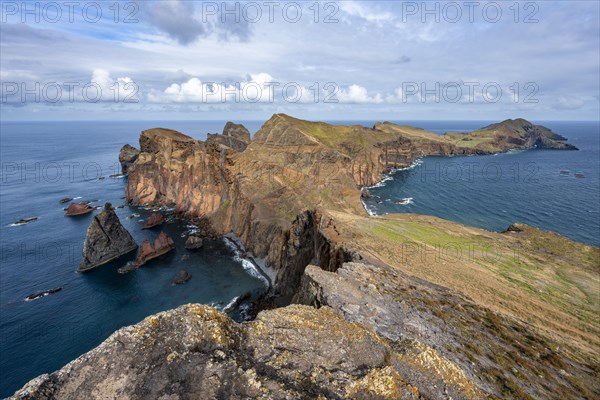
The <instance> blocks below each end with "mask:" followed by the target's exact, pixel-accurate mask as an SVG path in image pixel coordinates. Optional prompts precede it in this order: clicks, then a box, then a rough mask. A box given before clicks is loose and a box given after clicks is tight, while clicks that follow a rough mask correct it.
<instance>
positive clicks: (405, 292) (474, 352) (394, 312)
mask: <svg viewBox="0 0 600 400" xmlns="http://www.w3.org/2000/svg"><path fill="white" fill-rule="evenodd" d="M294 301H295V302H298V303H301V304H307V305H312V306H315V307H323V306H328V307H332V308H333V309H334V310H335V311H336V312H337V313H338V314H339V315H341V316H343V317H344V319H346V320H347V321H351V322H356V323H360V324H363V325H365V326H366V327H368V328H369V329H371V330H373V331H374V332H377V333H378V334H379V335H381V336H382V337H385V338H387V339H389V340H391V341H392V342H396V343H404V342H407V341H409V342H412V341H417V342H419V343H422V344H423V345H425V346H427V347H429V348H432V349H436V350H437V352H439V356H441V357H442V358H444V359H446V360H450V361H451V363H452V364H453V365H456V366H458V367H460V368H461V370H462V371H464V372H463V373H464V377H465V379H467V380H468V381H471V382H476V385H477V386H478V387H479V388H480V389H482V390H484V391H485V392H486V393H488V394H491V395H494V396H498V397H507V395H508V397H514V398H529V397H530V396H531V397H533V398H552V397H554V396H555V395H557V394H558V393H560V394H561V395H560V397H561V398H577V397H578V396H579V394H580V393H581V390H582V389H583V387H581V386H580V385H574V384H573V383H569V382H565V381H564V380H563V377H562V376H561V374H560V373H559V371H558V370H557V366H560V365H562V366H563V367H564V366H566V365H569V369H570V371H571V372H570V373H572V374H575V375H577V376H585V375H588V374H589V369H588V368H589V367H588V366H586V365H584V364H581V363H580V362H577V361H576V360H574V359H572V358H569V357H568V356H567V355H565V354H564V353H562V352H560V353H557V352H555V351H553V350H551V348H555V346H556V344H555V343H551V342H548V341H547V340H546V339H543V338H541V337H539V336H538V335H537V334H536V332H535V330H532V329H531V328H530V327H529V326H528V325H527V324H523V323H521V322H518V321H515V320H510V319H506V318H504V317H502V316H501V315H499V314H497V313H495V312H493V311H491V310H489V309H486V308H483V307H480V306H478V305H476V304H474V303H473V302H471V301H469V300H468V299H465V298H462V297H460V296H457V295H456V294H454V293H452V292H451V291H449V290H448V289H446V288H442V287H439V286H436V285H432V284H430V283H427V282H424V281H420V280H418V279H415V278H412V277H409V276H407V275H406V274H404V273H402V272H400V271H398V270H396V269H394V268H391V267H390V266H388V265H384V264H380V265H378V266H374V265H370V264H365V263H345V264H344V265H343V266H342V267H341V268H339V269H338V270H337V271H336V272H335V273H334V272H328V271H324V270H322V269H321V268H319V267H316V266H308V267H307V268H306V271H305V274H304V276H303V278H302V283H301V285H300V287H299V288H298V291H297V293H296V296H295V297H294ZM483 348H485V351H484V350H483ZM531 354H536V355H537V356H536V357H533V358H530V355H531ZM506 355H510V356H506ZM549 357H552V358H553V361H552V363H549V362H548V361H547V359H548V358H549ZM473 365H477V366H480V367H481V368H478V369H477V372H476V373H475V372H474V369H473ZM412 383H413V384H416V386H418V387H422V386H423V385H426V381H419V380H418V378H417V377H416V376H415V379H414V380H413V381H412ZM595 386H596V389H599V388H600V387H598V385H595ZM589 389H590V390H591V391H593V389H592V388H589ZM509 393H510V395H509ZM590 394H591V393H590ZM435 398H437V397H435Z"/></svg>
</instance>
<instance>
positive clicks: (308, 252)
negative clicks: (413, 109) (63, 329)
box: [14, 114, 600, 399]
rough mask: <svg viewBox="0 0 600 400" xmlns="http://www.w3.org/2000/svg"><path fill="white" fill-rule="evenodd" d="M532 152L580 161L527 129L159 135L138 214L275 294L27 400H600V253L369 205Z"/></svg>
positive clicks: (141, 176)
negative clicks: (466, 162) (174, 222)
mask: <svg viewBox="0 0 600 400" xmlns="http://www.w3.org/2000/svg"><path fill="white" fill-rule="evenodd" d="M533 148H544V149H557V150H577V148H576V147H575V146H573V145H572V144H569V143H566V138H564V137H562V136H561V135H559V134H557V133H554V132H552V131H551V130H549V129H547V128H545V127H542V126H539V125H535V124H532V123H531V122H528V121H526V120H524V119H515V120H506V121H503V122H500V123H497V124H493V125H490V126H487V127H484V128H482V129H479V130H476V131H473V132H470V133H446V134H444V135H437V134H434V133H432V132H428V131H426V130H423V129H420V128H415V127H409V126H401V125H396V124H392V123H389V122H383V123H377V124H375V126H373V127H372V128H367V127H363V126H359V125H352V126H334V125H330V124H326V123H322V122H310V121H304V120H300V119H296V118H293V117H290V116H288V115H285V114H276V115H273V116H272V117H271V118H270V119H269V120H268V121H267V122H266V123H265V124H264V125H263V126H262V127H261V129H260V130H259V131H258V132H257V133H256V134H255V135H254V137H253V138H252V139H251V138H250V133H249V132H248V130H247V129H246V128H245V127H243V126H242V125H239V124H234V123H227V125H226V126H225V129H224V131H223V133H222V134H219V135H209V136H208V138H207V140H206V141H200V140H196V139H193V138H191V137H189V136H186V135H184V134H182V133H180V132H177V131H173V130H169V129H164V128H154V129H149V130H146V131H144V132H142V134H141V136H140V139H139V150H138V149H137V148H135V146H131V145H125V146H124V147H123V148H122V150H121V153H120V155H119V160H120V161H121V164H122V169H123V173H126V174H127V187H126V196H127V201H128V202H129V203H130V204H132V205H140V206H141V205H151V206H169V207H174V209H175V211H176V213H177V215H178V216H179V217H181V218H185V219H188V220H190V221H192V222H193V223H194V224H196V225H197V226H199V227H200V230H201V231H202V232H203V233H204V234H205V235H206V236H209V237H214V238H219V237H223V235H226V234H233V235H235V236H236V237H237V238H238V239H239V242H240V244H241V245H242V246H243V247H244V252H246V253H247V254H249V255H251V256H252V257H253V259H255V260H256V264H257V265H258V266H259V267H260V268H263V269H264V273H265V274H266V275H268V276H274V278H275V279H274V281H273V285H272V288H271V290H270V291H269V292H268V293H267V294H266V295H265V296H264V297H263V298H262V299H260V301H258V302H256V304H255V309H254V310H253V311H254V315H253V317H254V318H252V319H251V320H250V321H248V322H245V323H236V322H234V321H233V320H231V319H230V318H229V317H228V316H227V315H225V314H223V313H220V312H218V311H217V310H215V309H214V308H211V307H208V306H203V305H196V304H190V305H184V306H181V307H179V308H177V309H175V310H171V311H166V312H162V313H159V314H156V315H153V316H150V317H147V318H146V319H145V320H144V321H142V322H140V323H139V324H137V325H133V326H130V327H125V328H122V329H120V330H119V331H117V332H115V333H114V334H113V335H112V336H111V337H110V338H108V339H107V340H106V341H105V342H104V343H102V344H101V345H100V346H99V347H98V348H96V349H94V350H92V351H90V352H88V353H86V354H84V355H83V356H81V357H79V358H78V359H76V360H75V361H73V362H71V363H69V364H68V365H66V366H65V367H64V368H63V369H61V370H59V371H57V372H54V373H52V374H48V375H42V376H40V377H38V378H36V379H34V380H33V381H31V382H29V383H28V384H27V385H25V387H24V388H23V389H21V390H20V391H18V392H17V393H16V394H15V397H14V398H76V397H85V398H90V399H94V398H98V399H100V398H102V399H105V398H165V399H166V398H240V399H241V398H264V399H279V398H281V399H283V398H314V399H317V398H364V399H367V398H369V399H371V398H381V399H419V398H433V399H442V398H449V397H451V398H469V399H482V398H489V399H493V398H557V397H559V398H565V399H566V398H581V397H587V398H594V397H598V396H599V395H600V384H599V383H598V382H599V381H600V380H599V379H598V377H599V376H598V371H600V368H599V365H600V357H599V356H598V352H597V350H598V347H599V346H600V339H599V337H600V323H599V322H598V318H597V315H598V311H599V310H600V295H599V294H598V293H597V285H598V273H599V272H600V263H599V260H600V250H599V249H598V248H595V247H592V246H587V245H584V244H580V243H576V242H573V241H571V240H569V239H567V238H564V237H562V236H560V235H558V234H556V233H552V232H545V231H541V230H538V229H536V228H533V227H530V226H527V225H522V224H514V225H511V226H510V227H507V230H506V231H505V232H502V233H497V232H490V231H485V230H482V229H477V228H473V227H468V226H464V225H461V224H458V223H454V222H450V221H445V220H442V219H439V218H435V217H430V216H423V215H411V214H402V215H386V216H381V217H370V216H369V215H368V214H367V212H366V211H365V209H364V207H363V205H362V202H361V198H363V197H365V196H368V195H369V194H368V190H365V188H367V187H369V186H372V185H374V184H375V183H377V182H378V181H380V180H381V179H382V178H383V176H384V174H385V173H388V172H390V171H392V170H394V169H399V168H406V167H409V166H410V165H412V164H413V163H414V162H415V161H416V160H417V159H418V158H419V157H422V156H427V155H440V156H450V155H483V154H494V153H499V152H506V151H509V150H514V149H522V150H526V149H533ZM108 211H110V210H108ZM131 248H133V244H131ZM457 249H458V250H460V254H461V255H460V257H459V256H457V253H456V251H457ZM127 250H129V248H128V249H127ZM86 252H87V254H97V253H98V249H86ZM98 254H100V255H101V257H100V259H101V260H104V259H109V258H110V257H111V255H112V254H111V253H110V252H108V253H106V252H100V253H98ZM216 267H218V266H216ZM574 287H576V288H577V290H573V288H574Z"/></svg>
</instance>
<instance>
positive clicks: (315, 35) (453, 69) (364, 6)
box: [0, 0, 600, 121]
mask: <svg viewBox="0 0 600 400" xmlns="http://www.w3.org/2000/svg"><path fill="white" fill-rule="evenodd" d="M599 4H600V2H598V1H572V0H569V1H536V2H533V1H522V2H515V1H455V2H452V1H441V2H435V1H430V2H422V1H417V2H413V1H322V2H316V1H303V2H301V1H296V2H294V1H250V2H223V1H203V2H201V1H189V0H185V1H183V0H159V1H152V0H150V1H120V2H115V1H108V2H101V1H85V0H79V1H29V2H26V1H5V0H2V2H1V8H2V10H1V11H2V15H1V29H0V34H1V35H0V79H1V83H2V84H1V89H0V90H1V91H0V95H1V96H2V103H1V106H2V107H1V110H0V117H1V119H2V120H3V121H8V120H30V121H35V120H40V121H44V120H131V119H136V120H137V119H147V120H157V119H163V120H178V119H180V120H224V119H226V120H231V119H234V120H236V119H237V120H265V119H268V118H269V117H270V116H271V115H272V114H274V113H280V112H283V113H287V114H290V115H293V116H296V117H299V118H305V119H313V120H318V119H320V120H501V119H506V118H518V117H522V118H526V119H530V120H538V121H539V120H598V119H600V116H599V113H600V78H599V76H600V53H599V52H600V42H599V40H600V39H599V38H600V28H599V19H600V11H599V7H600V6H599Z"/></svg>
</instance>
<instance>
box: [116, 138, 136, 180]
mask: <svg viewBox="0 0 600 400" xmlns="http://www.w3.org/2000/svg"><path fill="white" fill-rule="evenodd" d="M139 155H140V151H139V150H138V149H136V148H135V147H133V146H131V145H129V144H126V145H125V146H123V147H121V151H119V162H120V163H121V172H122V173H123V174H125V175H126V174H127V172H128V170H129V166H130V165H131V164H133V163H134V162H135V160H137V158H138V156H139Z"/></svg>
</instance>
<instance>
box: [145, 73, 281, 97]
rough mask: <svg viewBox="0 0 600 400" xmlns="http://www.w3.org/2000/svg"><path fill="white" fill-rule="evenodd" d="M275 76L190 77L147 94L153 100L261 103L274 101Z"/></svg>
mask: <svg viewBox="0 0 600 400" xmlns="http://www.w3.org/2000/svg"><path fill="white" fill-rule="evenodd" d="M274 83H275V82H274V80H273V77H272V76H271V75H269V74H267V73H265V72H261V73H259V74H251V75H248V76H247V77H246V79H245V80H242V81H239V82H229V83H225V82H221V83H219V82H208V81H206V82H203V81H202V80H200V79H199V78H196V77H194V78H191V79H189V80H188V81H187V82H185V83H182V84H181V85H180V84H177V83H173V84H171V85H170V86H169V87H167V88H166V89H165V90H164V91H162V92H159V91H156V90H153V91H151V92H150V93H149V94H148V101H149V102H151V103H228V102H232V103H258V102H269V101H272V100H273V89H274V86H273V84H274Z"/></svg>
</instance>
